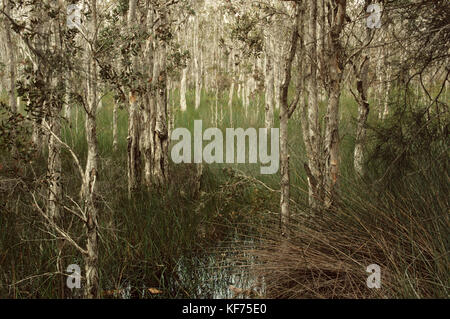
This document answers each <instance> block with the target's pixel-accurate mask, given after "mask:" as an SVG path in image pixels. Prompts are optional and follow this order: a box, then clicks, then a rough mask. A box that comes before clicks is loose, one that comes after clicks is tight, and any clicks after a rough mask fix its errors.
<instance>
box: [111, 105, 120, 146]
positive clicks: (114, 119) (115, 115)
mask: <svg viewBox="0 0 450 319" xmlns="http://www.w3.org/2000/svg"><path fill="white" fill-rule="evenodd" d="M118 110H119V101H114V106H113V114H112V115H113V119H112V134H113V144H112V146H113V151H114V152H117V143H118V142H117V112H118Z"/></svg>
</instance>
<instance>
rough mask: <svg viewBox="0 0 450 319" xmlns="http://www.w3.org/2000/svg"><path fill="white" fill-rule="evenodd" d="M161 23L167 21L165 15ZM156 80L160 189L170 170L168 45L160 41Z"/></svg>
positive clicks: (156, 174)
mask: <svg viewBox="0 0 450 319" xmlns="http://www.w3.org/2000/svg"><path fill="white" fill-rule="evenodd" d="M160 14H161V21H165V13H160ZM154 78H155V79H156V81H157V83H156V92H155V94H156V123H155V130H154V135H153V138H154V152H153V177H154V181H155V183H156V184H157V186H158V187H159V188H161V187H164V186H165V185H167V182H168V178H169V175H168V173H169V172H168V169H169V159H168V153H169V149H168V147H169V139H168V129H167V70H166V44H165V43H164V41H163V40H159V42H158V49H157V54H156V57H155V66H154Z"/></svg>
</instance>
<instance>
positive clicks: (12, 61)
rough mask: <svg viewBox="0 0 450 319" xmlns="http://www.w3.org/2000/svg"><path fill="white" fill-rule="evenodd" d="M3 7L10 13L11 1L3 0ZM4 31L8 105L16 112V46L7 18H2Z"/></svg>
mask: <svg viewBox="0 0 450 319" xmlns="http://www.w3.org/2000/svg"><path fill="white" fill-rule="evenodd" d="M3 8H4V11H5V13H6V14H7V15H9V16H10V15H11V2H10V1H9V0H3ZM3 22H4V23H3V24H4V33H5V40H6V43H5V44H6V46H5V47H6V56H7V57H8V64H9V107H10V109H11V112H13V113H16V112H17V102H16V101H17V100H16V48H15V45H14V42H13V39H12V32H11V22H10V21H9V20H8V19H7V18H4V19H3Z"/></svg>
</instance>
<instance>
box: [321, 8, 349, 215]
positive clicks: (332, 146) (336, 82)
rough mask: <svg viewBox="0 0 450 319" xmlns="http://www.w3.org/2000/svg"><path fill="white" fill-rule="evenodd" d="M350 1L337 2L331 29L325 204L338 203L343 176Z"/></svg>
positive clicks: (328, 205)
mask: <svg viewBox="0 0 450 319" xmlns="http://www.w3.org/2000/svg"><path fill="white" fill-rule="evenodd" d="M346 9H347V5H346V1H345V0H340V1H336V8H335V12H334V14H335V16H334V19H333V24H332V25H331V28H330V31H329V32H328V34H327V36H328V50H327V51H328V52H330V53H329V56H328V61H327V63H328V70H329V76H328V78H329V82H330V88H329V91H330V96H329V99H328V107H327V115H326V116H327V127H326V130H325V157H324V158H325V193H326V201H325V206H326V207H331V206H334V205H335V204H336V196H337V192H338V175H339V144H340V140H339V99H340V96H341V82H342V74H343V69H344V65H343V61H342V60H343V48H342V46H341V43H340V35H341V31H342V29H343V26H344V23H345V16H346Z"/></svg>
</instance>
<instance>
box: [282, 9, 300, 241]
mask: <svg viewBox="0 0 450 319" xmlns="http://www.w3.org/2000/svg"><path fill="white" fill-rule="evenodd" d="M301 12H302V9H301V4H297V3H296V4H295V23H294V25H293V29H294V30H293V31H292V37H291V40H290V48H289V51H288V54H287V56H286V57H285V60H284V79H283V83H282V86H281V88H280V106H281V108H280V174H281V197H280V207H281V216H280V218H281V219H280V224H281V235H282V236H285V237H289V231H288V225H289V220H290V211H289V201H290V178H289V146H288V120H289V117H290V116H291V115H292V113H293V111H294V109H295V107H296V106H297V102H298V99H297V100H296V101H293V102H292V103H291V104H289V102H288V91H289V85H290V83H291V70H292V63H293V61H294V57H295V54H296V52H297V46H298V39H299V33H298V31H299V30H298V29H299V26H300V21H301Z"/></svg>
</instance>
